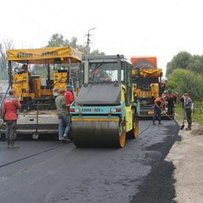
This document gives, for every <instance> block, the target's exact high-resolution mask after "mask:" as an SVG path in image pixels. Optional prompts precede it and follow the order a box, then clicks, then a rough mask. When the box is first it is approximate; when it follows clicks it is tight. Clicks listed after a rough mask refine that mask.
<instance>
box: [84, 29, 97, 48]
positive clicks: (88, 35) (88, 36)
mask: <svg viewBox="0 0 203 203" xmlns="http://www.w3.org/2000/svg"><path fill="white" fill-rule="evenodd" d="M95 28H96V27H93V28H91V29H89V30H88V32H87V34H86V36H87V47H89V45H90V42H91V40H90V36H91V34H90V31H92V30H94V29H95Z"/></svg>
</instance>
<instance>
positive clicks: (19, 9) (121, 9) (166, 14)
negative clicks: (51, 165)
mask: <svg viewBox="0 0 203 203" xmlns="http://www.w3.org/2000/svg"><path fill="white" fill-rule="evenodd" d="M0 8H1V10H0V19H1V30H0V42H3V41H7V40H8V41H13V43H14V48H15V49H21V48H40V47H43V46H46V45H47V44H48V41H49V40H50V39H51V36H52V35H53V34H55V33H58V34H62V35H63V36H64V38H65V39H68V40H71V38H72V37H77V39H78V44H85V43H86V41H87V35H86V34H87V33H88V30H91V29H92V28H95V29H93V30H91V31H89V33H90V34H91V35H90V40H91V43H90V47H91V50H92V51H93V50H95V49H98V50H99V51H102V52H104V53H105V54H111V55H112V54H123V55H125V56H126V57H127V58H128V59H130V57H132V56H156V57H157V60H158V67H159V68H162V69H163V70H164V72H165V71H166V65H167V63H168V62H169V61H171V60H172V58H173V56H175V55H176V54H177V53H178V52H180V51H187V52H189V53H191V54H197V55H202V54H203V44H202V42H203V27H202V20H203V1H202V0H102V1H101V0H100V1H99V0H72V1H70V0H18V1H16V0H2V1H1V7H0Z"/></svg>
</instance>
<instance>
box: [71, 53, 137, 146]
mask: <svg viewBox="0 0 203 203" xmlns="http://www.w3.org/2000/svg"><path fill="white" fill-rule="evenodd" d="M131 69H132V66H131V64H130V63H129V62H127V60H126V59H125V58H124V56H123V55H109V56H92V57H88V58H86V59H85V61H84V68H83V79H84V81H83V85H82V87H81V89H80V91H79V94H78V97H77V99H76V100H75V102H74V103H73V104H72V105H71V108H70V111H71V116H72V139H73V142H74V144H75V145H76V146H77V147H89V146H90V147H91V146H92V147H97V146H106V147H118V148H120V147H124V145H125V142H126V137H127V135H128V136H129V137H131V138H136V137H137V136H138V131H139V123H138V119H137V109H136V106H135V105H134V101H133V98H134V97H133V89H132V83H131Z"/></svg>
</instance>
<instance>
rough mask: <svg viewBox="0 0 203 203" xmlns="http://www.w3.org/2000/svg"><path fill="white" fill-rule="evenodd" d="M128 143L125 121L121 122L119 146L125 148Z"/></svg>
mask: <svg viewBox="0 0 203 203" xmlns="http://www.w3.org/2000/svg"><path fill="white" fill-rule="evenodd" d="M125 143H126V125H125V121H123V122H120V124H119V137H118V148H123V147H124V146H125Z"/></svg>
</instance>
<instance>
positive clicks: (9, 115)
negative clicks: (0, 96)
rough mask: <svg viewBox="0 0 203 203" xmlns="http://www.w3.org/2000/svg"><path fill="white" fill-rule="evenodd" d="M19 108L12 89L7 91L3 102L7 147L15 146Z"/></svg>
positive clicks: (19, 105)
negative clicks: (7, 95) (7, 94)
mask: <svg viewBox="0 0 203 203" xmlns="http://www.w3.org/2000/svg"><path fill="white" fill-rule="evenodd" d="M20 108H21V104H20V102H19V101H18V99H17V98H16V97H15V96H14V90H10V91H9V97H7V98H6V99H5V100H4V102H3V111H2V115H3V119H4V121H5V122H6V125H7V129H6V139H7V143H8V148H15V147H16V146H15V140H16V127H17V119H18V114H17V109H20Z"/></svg>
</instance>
